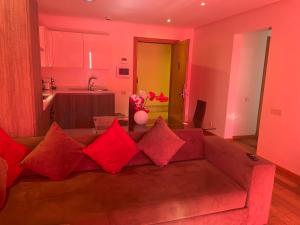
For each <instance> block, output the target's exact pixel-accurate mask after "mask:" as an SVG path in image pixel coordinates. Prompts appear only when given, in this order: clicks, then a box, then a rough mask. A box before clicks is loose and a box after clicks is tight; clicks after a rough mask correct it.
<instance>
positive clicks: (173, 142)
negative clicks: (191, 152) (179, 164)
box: [138, 117, 185, 166]
mask: <svg viewBox="0 0 300 225" xmlns="http://www.w3.org/2000/svg"><path fill="white" fill-rule="evenodd" d="M184 143H185V141H183V140H182V139H180V138H179V137H178V136H177V135H176V134H175V133H174V132H173V131H172V130H171V129H170V128H169V127H168V125H167V124H166V122H165V121H164V120H163V119H162V118H161V117H160V118H158V119H157V121H156V122H155V124H154V126H153V127H152V128H151V129H150V130H149V131H148V132H147V133H146V134H145V135H144V137H143V138H142V139H141V140H140V141H139V143H138V148H139V149H141V150H142V151H143V152H145V153H146V155H147V156H148V157H149V158H150V159H151V160H152V161H153V162H154V163H155V164H156V165H158V166H165V165H167V164H168V163H169V161H170V160H171V158H172V157H173V156H174V155H175V154H176V152H177V151H178V150H179V149H180V148H181V147H182V146H183V145H184Z"/></svg>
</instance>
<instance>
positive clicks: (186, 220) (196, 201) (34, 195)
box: [0, 129, 275, 225]
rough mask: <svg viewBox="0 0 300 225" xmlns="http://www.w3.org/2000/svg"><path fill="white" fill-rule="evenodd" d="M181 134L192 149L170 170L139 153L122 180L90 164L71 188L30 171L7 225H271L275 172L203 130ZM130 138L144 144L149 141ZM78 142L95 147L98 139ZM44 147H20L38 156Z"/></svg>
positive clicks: (2, 219) (5, 216)
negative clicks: (39, 149) (34, 152)
mask: <svg viewBox="0 0 300 225" xmlns="http://www.w3.org/2000/svg"><path fill="white" fill-rule="evenodd" d="M175 132H176V133H177V135H178V136H180V137H181V138H182V139H184V140H185V141H186V144H185V145H184V146H183V147H182V149H180V150H179V151H178V152H177V154H176V155H175V156H174V157H173V159H172V162H171V163H170V164H169V165H168V166H166V167H164V168H160V167H157V166H155V165H153V164H152V162H151V161H150V160H149V159H148V158H147V157H146V156H145V155H144V154H143V153H142V152H140V153H139V154H138V155H136V156H135V157H134V158H133V159H132V160H131V162H130V163H129V165H128V166H127V167H126V168H124V169H123V170H122V172H120V173H119V174H117V175H111V174H108V173H105V172H104V171H103V170H101V168H99V167H98V165H96V164H95V163H94V162H93V161H92V160H90V159H88V158H86V159H85V160H83V161H82V162H81V164H80V165H79V166H78V168H77V169H76V170H77V172H76V173H74V174H72V175H71V177H69V178H68V179H66V180H64V181H50V180H48V179H46V178H43V177H40V176H37V175H35V174H34V173H33V172H31V171H24V173H23V175H22V177H21V178H20V180H19V181H18V182H17V183H16V185H14V186H13V187H12V188H11V189H10V190H9V192H8V195H7V202H6V205H5V207H4V208H3V209H2V211H0V224H1V225H60V224H71V225H142V224H143V225H146V224H149V225H150V224H151V225H153V224H162V225H202V224H203V225H204V224H205V225H241V224H245V225H246V224H248V225H250V224H251V225H262V224H266V223H267V221H268V215H269V208H270V202H271V196H272V189H273V181H274V173H275V166H274V165H273V164H271V163H269V162H267V161H265V160H263V159H259V160H258V161H253V160H251V159H250V158H248V157H247V155H246V153H245V151H244V149H241V148H240V147H238V146H235V145H234V144H230V143H228V142H226V141H225V140H222V139H220V138H217V137H209V136H207V137H204V136H203V133H202V131H201V130H199V129H190V130H176V131H175ZM130 135H131V136H132V138H133V139H134V140H136V141H138V140H139V139H140V137H141V136H142V135H143V134H142V133H131V134H130ZM74 138H75V139H77V140H78V141H80V142H82V143H83V144H88V143H90V142H91V141H92V140H93V139H94V138H95V136H76V137H74ZM41 139H42V138H27V139H19V140H17V141H18V142H20V143H23V144H25V145H26V146H28V147H29V148H31V149H32V148H34V147H35V146H36V145H37V144H38V143H39V141H41ZM157 144H159V143H157Z"/></svg>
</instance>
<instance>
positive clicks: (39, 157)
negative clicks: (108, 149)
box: [21, 123, 84, 180]
mask: <svg viewBox="0 0 300 225" xmlns="http://www.w3.org/2000/svg"><path fill="white" fill-rule="evenodd" d="M83 147H84V146H83V145H82V144H80V143H79V142H77V141H75V140H73V139H72V138H71V137H69V136H68V135H67V134H65V133H64V131H63V130H62V129H61V128H60V127H59V126H58V124H57V123H53V124H52V125H51V127H50V129H49V131H48V132H47V134H46V136H45V138H44V140H43V141H41V143H40V144H39V145H38V146H37V147H36V148H35V149H34V150H33V151H32V152H31V153H30V154H28V156H26V158H25V159H24V160H23V161H22V163H21V165H22V166H23V167H25V168H27V169H30V170H32V171H33V172H36V173H38V174H41V175H43V176H46V177H48V178H50V179H52V180H63V179H65V178H66V177H67V176H68V175H69V174H70V173H71V172H72V171H73V170H74V168H75V167H76V166H77V165H78V163H79V162H80V160H82V159H83V157H84V155H83V152H82V149H83Z"/></svg>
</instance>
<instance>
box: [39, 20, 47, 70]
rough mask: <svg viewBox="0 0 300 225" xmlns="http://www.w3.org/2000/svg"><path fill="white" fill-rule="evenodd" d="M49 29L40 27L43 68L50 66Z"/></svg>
mask: <svg viewBox="0 0 300 225" xmlns="http://www.w3.org/2000/svg"><path fill="white" fill-rule="evenodd" d="M46 32H47V28H46V27H43V26H40V27H39V35H40V37H39V38H40V56H41V66H42V67H47V66H48V59H47V58H48V57H47V53H48V49H47V35H46Z"/></svg>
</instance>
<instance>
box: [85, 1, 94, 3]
mask: <svg viewBox="0 0 300 225" xmlns="http://www.w3.org/2000/svg"><path fill="white" fill-rule="evenodd" d="M84 1H85V2H86V3H91V2H93V1H95V0H84Z"/></svg>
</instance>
